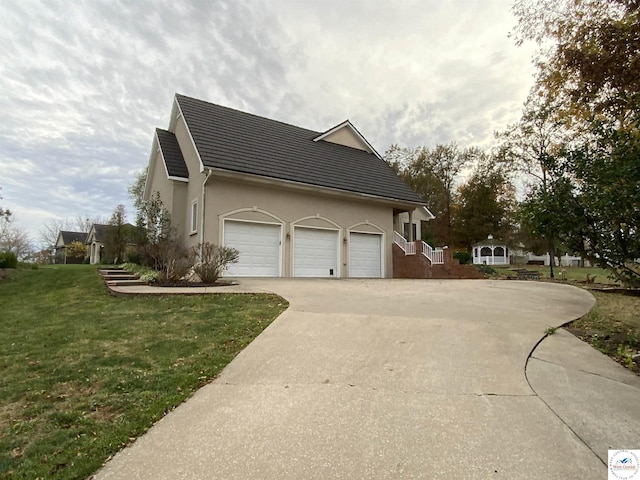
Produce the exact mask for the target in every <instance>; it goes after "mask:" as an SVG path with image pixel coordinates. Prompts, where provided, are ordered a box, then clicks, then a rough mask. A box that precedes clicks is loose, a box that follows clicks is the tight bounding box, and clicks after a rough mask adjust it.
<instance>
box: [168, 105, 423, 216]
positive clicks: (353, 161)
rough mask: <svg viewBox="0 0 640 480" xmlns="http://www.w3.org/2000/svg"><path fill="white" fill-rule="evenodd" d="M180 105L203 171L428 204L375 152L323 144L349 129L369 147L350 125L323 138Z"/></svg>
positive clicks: (212, 108)
mask: <svg viewBox="0 0 640 480" xmlns="http://www.w3.org/2000/svg"><path fill="white" fill-rule="evenodd" d="M175 101H176V106H177V110H178V111H179V114H180V115H182V117H183V119H184V122H185V125H186V126H187V129H188V131H189V134H190V135H191V138H192V139H193V144H194V147H195V149H196V151H197V152H198V155H199V158H200V161H201V164H202V167H201V168H203V169H220V170H225V171H229V172H235V173H244V174H249V175H257V176H260V177H266V178H271V179H277V180H284V181H289V182H296V183H301V184H306V185H312V186H317V187H325V188H330V189H334V190H335V189H337V190H342V191H346V192H353V193H358V194H364V195H370V196H375V197H383V198H388V199H392V200H398V201H404V202H410V203H415V204H423V201H422V200H421V199H420V197H419V196H418V195H417V194H416V193H415V192H413V191H412V190H411V189H410V188H409V187H408V186H407V184H405V183H404V182H403V181H402V180H401V179H400V178H399V177H398V176H397V175H396V173H395V172H394V171H393V169H392V168H391V167H390V166H389V165H387V163H386V162H385V161H384V160H382V159H381V158H380V156H379V155H378V154H377V153H375V150H374V149H373V147H371V148H370V151H369V150H364V149H358V148H353V147H350V146H345V145H343V144H339V143H336V142H332V141H330V140H327V141H319V140H325V139H326V138H327V137H329V136H331V134H332V133H337V131H338V130H341V129H343V128H346V129H347V130H345V131H344V132H343V133H348V132H351V133H350V134H351V135H355V137H354V138H356V139H357V140H358V141H360V142H362V141H364V142H365V143H361V145H365V144H367V145H368V142H366V140H364V137H362V136H361V135H360V134H359V133H357V135H356V132H357V130H356V129H355V127H353V126H352V125H351V123H350V122H348V121H347V122H346V123H343V124H341V125H339V126H338V127H334V129H331V130H329V131H327V132H325V133H321V132H315V131H313V130H308V129H305V128H301V127H296V126H293V125H289V124H286V123H283V122H279V121H276V120H271V119H267V118H264V117H259V116H257V115H252V114H249V113H244V112H240V111H238V110H234V109H231V108H228V107H222V106H220V105H215V104H212V103H208V102H204V101H202V100H197V99H194V98H191V97H186V96H184V95H180V94H176V98H175ZM336 129H337V130H336ZM358 136H359V137H362V140H360V138H359V137H358ZM314 140H315V141H314Z"/></svg>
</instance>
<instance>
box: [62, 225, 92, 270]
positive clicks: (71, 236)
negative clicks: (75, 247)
mask: <svg viewBox="0 0 640 480" xmlns="http://www.w3.org/2000/svg"><path fill="white" fill-rule="evenodd" d="M86 241H87V234H86V233H85V232H67V231H62V230H61V231H60V233H58V239H57V240H56V246H55V251H56V253H55V263H82V262H83V260H84V258H78V257H75V258H74V257H71V256H68V255H67V246H69V244H71V243H73V242H80V243H82V244H85V243H86Z"/></svg>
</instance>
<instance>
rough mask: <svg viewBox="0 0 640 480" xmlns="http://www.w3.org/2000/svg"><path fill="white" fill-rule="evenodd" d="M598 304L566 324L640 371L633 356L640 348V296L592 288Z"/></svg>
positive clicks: (610, 354) (623, 362)
mask: <svg viewBox="0 0 640 480" xmlns="http://www.w3.org/2000/svg"><path fill="white" fill-rule="evenodd" d="M591 293H592V294H593V296H594V297H595V298H596V302H597V303H596V306H595V307H593V309H592V310H591V311H590V312H589V313H588V314H587V315H585V316H584V317H582V318H580V319H578V320H576V321H574V322H571V323H570V324H569V325H567V330H569V331H570V332H571V333H573V334H574V335H576V336H578V337H580V338H581V339H582V340H584V341H586V342H588V343H590V344H591V345H593V347H595V348H597V349H598V350H600V351H601V352H603V353H605V354H607V355H609V356H610V357H612V358H613V359H614V360H616V361H617V362H618V363H620V364H622V365H624V366H625V367H627V368H629V369H630V370H632V371H634V372H635V373H636V374H638V375H640V365H638V364H637V363H634V362H633V360H632V356H633V354H635V353H637V352H638V351H639V350H640V297H639V296H632V295H624V294H621V293H606V292H598V291H594V290H592V291H591Z"/></svg>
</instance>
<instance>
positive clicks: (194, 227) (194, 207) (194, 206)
mask: <svg viewBox="0 0 640 480" xmlns="http://www.w3.org/2000/svg"><path fill="white" fill-rule="evenodd" d="M197 231H198V201H197V200H194V201H193V202H192V203H191V233H196V232H197Z"/></svg>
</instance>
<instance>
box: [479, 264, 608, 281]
mask: <svg viewBox="0 0 640 480" xmlns="http://www.w3.org/2000/svg"><path fill="white" fill-rule="evenodd" d="M492 267H493V269H494V270H496V271H497V272H498V273H499V274H500V275H502V276H506V275H509V274H510V270H512V269H514V268H526V269H527V270H532V271H536V272H540V275H541V277H542V278H543V279H545V278H546V279H548V278H549V267H548V266H544V265H506V266H504V267H503V266H493V265H492ZM563 270H564V272H563ZM553 273H554V275H555V277H554V278H555V279H556V280H562V279H563V278H564V279H565V280H567V281H568V282H576V283H586V281H587V275H589V277H590V278H591V279H593V278H594V277H595V283H603V284H616V283H617V282H616V281H615V280H613V279H611V278H609V277H610V276H611V272H610V271H609V270H606V269H603V268H599V267H553Z"/></svg>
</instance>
